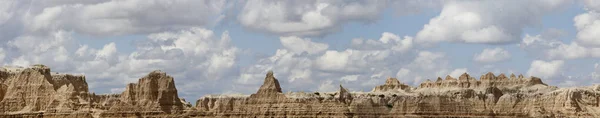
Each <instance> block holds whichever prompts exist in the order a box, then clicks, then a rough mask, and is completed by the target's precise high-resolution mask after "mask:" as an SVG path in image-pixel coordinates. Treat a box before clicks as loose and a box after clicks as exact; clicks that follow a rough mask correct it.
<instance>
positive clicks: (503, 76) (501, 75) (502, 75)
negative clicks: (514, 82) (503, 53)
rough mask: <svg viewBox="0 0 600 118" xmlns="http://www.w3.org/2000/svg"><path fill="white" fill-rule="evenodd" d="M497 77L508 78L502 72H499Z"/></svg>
mask: <svg viewBox="0 0 600 118" xmlns="http://www.w3.org/2000/svg"><path fill="white" fill-rule="evenodd" d="M497 78H498V79H501V80H502V79H508V78H507V77H506V75H504V73H500V75H498V77H497Z"/></svg>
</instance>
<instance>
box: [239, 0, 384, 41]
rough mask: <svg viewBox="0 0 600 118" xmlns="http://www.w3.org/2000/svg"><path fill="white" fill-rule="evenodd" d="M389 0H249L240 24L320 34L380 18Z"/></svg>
mask: <svg viewBox="0 0 600 118" xmlns="http://www.w3.org/2000/svg"><path fill="white" fill-rule="evenodd" d="M386 3H389V2H388V1H369V0H367V1H343V0H329V1H320V0H307V1H269V0H249V1H246V3H245V5H243V8H242V9H241V13H240V14H239V15H238V20H239V22H240V24H242V25H243V26H245V27H247V28H249V29H255V30H259V31H265V32H270V33H275V34H280V35H296V36H318V35H324V34H326V33H330V32H334V31H336V30H339V27H340V26H339V25H341V24H345V23H347V22H350V21H358V22H370V21H373V20H375V19H378V17H379V14H380V13H381V12H382V11H383V10H384V9H385V8H386Z"/></svg>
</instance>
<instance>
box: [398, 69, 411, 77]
mask: <svg viewBox="0 0 600 118" xmlns="http://www.w3.org/2000/svg"><path fill="white" fill-rule="evenodd" d="M409 74H410V70H408V69H406V68H400V70H398V72H397V73H396V77H397V78H403V77H407V76H408V75H409Z"/></svg>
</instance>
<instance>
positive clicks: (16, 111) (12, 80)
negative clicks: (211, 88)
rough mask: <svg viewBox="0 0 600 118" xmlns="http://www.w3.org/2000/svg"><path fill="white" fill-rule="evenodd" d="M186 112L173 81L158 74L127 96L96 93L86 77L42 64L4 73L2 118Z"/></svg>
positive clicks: (131, 88)
mask: <svg viewBox="0 0 600 118" xmlns="http://www.w3.org/2000/svg"><path fill="white" fill-rule="evenodd" d="M184 109H185V107H184V105H183V103H182V101H181V100H180V99H179V97H178V96H177V90H176V89H175V84H174V82H173V78H172V77H170V76H168V75H166V74H165V73H164V72H160V71H154V72H152V73H150V74H149V75H148V76H146V77H144V78H142V79H140V81H139V83H137V84H129V85H128V86H127V90H126V91H125V92H124V93H123V94H114V95H95V94H94V93H90V92H89V90H88V85H87V82H86V79H85V76H82V75H70V74H58V73H51V71H50V68H48V67H46V66H44V65H33V66H31V67H27V68H23V67H4V68H2V69H0V117H34V116H40V115H41V116H44V117H101V116H104V117H113V116H114V117H127V116H136V115H138V116H139V115H146V116H168V115H170V114H173V113H177V114H181V113H182V112H183V111H184ZM188 109H189V108H188ZM148 112H151V114H150V113H148ZM143 113H146V114H143Z"/></svg>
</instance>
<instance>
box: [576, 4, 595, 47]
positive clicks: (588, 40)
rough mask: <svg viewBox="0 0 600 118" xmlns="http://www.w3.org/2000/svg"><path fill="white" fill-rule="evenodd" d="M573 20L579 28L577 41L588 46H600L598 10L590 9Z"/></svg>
mask: <svg viewBox="0 0 600 118" xmlns="http://www.w3.org/2000/svg"><path fill="white" fill-rule="evenodd" d="M592 8H596V7H592ZM573 21H574V22H575V27H576V28H577V39H576V40H575V41H576V42H578V43H580V44H582V45H584V46H588V47H599V46H600V38H599V37H600V34H599V33H598V31H599V30H600V14H598V12H594V11H590V12H588V13H583V14H579V15H577V16H575V18H573Z"/></svg>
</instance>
